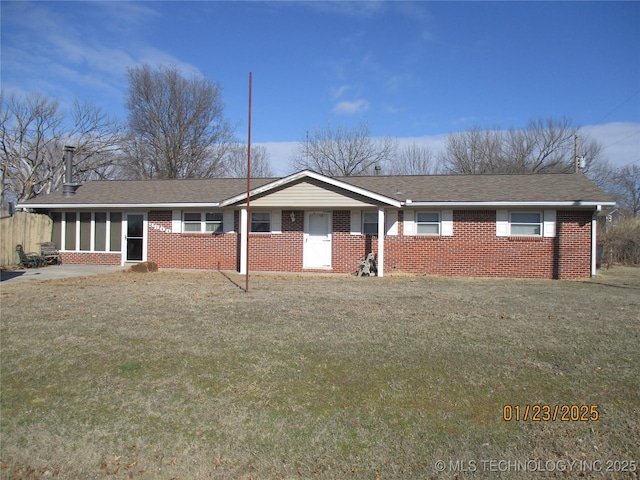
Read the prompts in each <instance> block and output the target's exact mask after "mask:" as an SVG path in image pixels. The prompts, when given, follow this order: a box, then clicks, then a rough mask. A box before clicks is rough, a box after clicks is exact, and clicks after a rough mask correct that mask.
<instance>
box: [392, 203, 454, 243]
mask: <svg viewBox="0 0 640 480" xmlns="http://www.w3.org/2000/svg"><path fill="white" fill-rule="evenodd" d="M418 213H437V214H438V233H418V221H417V218H418V215H417V214H418ZM403 215H404V220H403V234H404V235H405V236H410V237H411V236H419V237H452V236H453V210H452V209H443V210H413V209H412V210H404V213H403ZM421 223H425V222H421ZM429 223H431V224H435V222H429Z"/></svg>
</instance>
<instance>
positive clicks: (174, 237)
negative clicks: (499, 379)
mask: <svg viewBox="0 0 640 480" xmlns="http://www.w3.org/2000/svg"><path fill="white" fill-rule="evenodd" d="M291 213H292V211H291V210H284V211H283V212H282V233H279V234H275V233H271V234H251V235H250V236H249V241H250V250H249V251H250V258H249V269H250V271H280V272H301V271H303V266H302V265H303V247H304V243H303V242H304V231H303V230H304V211H302V210H294V211H293V213H294V214H295V222H292V221H291ZM148 220H149V229H148V250H147V258H148V260H150V261H154V262H156V263H157V264H158V266H159V267H160V268H191V269H213V270H216V269H220V270H238V269H239V256H240V237H239V234H238V233H236V232H238V231H239V228H238V227H239V225H238V224H239V214H238V212H236V214H235V228H234V230H235V231H234V232H233V233H225V234H217V235H213V234H190V233H167V231H171V226H172V225H171V224H172V221H171V212H170V211H159V212H153V211H152V212H150V213H149V218H148ZM403 226H404V225H403V212H402V211H400V212H399V214H398V235H394V236H386V237H385V273H386V274H389V273H393V272H394V271H403V272H409V273H415V274H431V275H447V276H472V277H528V278H561V279H566V278H581V277H588V276H590V274H591V260H590V258H591V257H590V255H591V212H585V211H558V212H557V213H556V237H553V238H539V237H525V238H520V237H496V212H495V210H456V211H454V212H453V236H451V237H442V236H434V237H430V236H419V235H416V236H404V234H403V232H404V228H403ZM163 230H166V231H163ZM350 230H351V216H350V211H349V210H334V211H333V212H332V249H333V250H332V269H331V272H333V273H353V272H356V271H357V269H358V266H359V260H361V259H363V258H364V257H365V256H366V255H367V253H369V252H374V253H376V252H377V250H378V238H377V236H376V235H352V234H351V233H350ZM62 256H63V262H64V263H93V264H100V265H119V264H120V260H121V257H120V253H92V252H64V253H63V254H62ZM305 271H314V270H305ZM322 271H323V272H326V270H322Z"/></svg>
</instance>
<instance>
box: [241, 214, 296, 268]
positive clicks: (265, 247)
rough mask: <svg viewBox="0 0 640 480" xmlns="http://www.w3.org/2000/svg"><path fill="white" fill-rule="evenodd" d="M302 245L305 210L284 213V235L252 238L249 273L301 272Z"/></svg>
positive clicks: (254, 235) (261, 234) (256, 235)
mask: <svg viewBox="0 0 640 480" xmlns="http://www.w3.org/2000/svg"><path fill="white" fill-rule="evenodd" d="M292 212H293V214H294V215H295V222H292V221H291V213H292ZM303 242H304V211H302V210H283V211H282V233H252V234H250V235H249V271H252V270H253V271H265V272H268V271H272V272H301V271H302V249H303ZM238 255H239V252H238Z"/></svg>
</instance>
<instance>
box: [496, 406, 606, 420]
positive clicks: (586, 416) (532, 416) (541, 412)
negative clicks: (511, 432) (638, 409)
mask: <svg viewBox="0 0 640 480" xmlns="http://www.w3.org/2000/svg"><path fill="white" fill-rule="evenodd" d="M502 419H503V420H504V421H506V422H511V421H515V422H520V421H523V422H527V421H532V422H555V421H556V420H559V421H561V422H596V421H598V420H599V419H600V412H599V410H598V405H505V406H503V407H502Z"/></svg>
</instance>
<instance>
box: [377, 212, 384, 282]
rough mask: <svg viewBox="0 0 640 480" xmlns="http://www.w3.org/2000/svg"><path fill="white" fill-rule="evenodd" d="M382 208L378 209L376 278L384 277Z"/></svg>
mask: <svg viewBox="0 0 640 480" xmlns="http://www.w3.org/2000/svg"><path fill="white" fill-rule="evenodd" d="M384 231H385V228H384V208H383V207H378V276H379V277H382V276H384Z"/></svg>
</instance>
